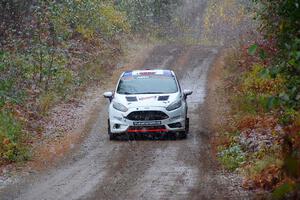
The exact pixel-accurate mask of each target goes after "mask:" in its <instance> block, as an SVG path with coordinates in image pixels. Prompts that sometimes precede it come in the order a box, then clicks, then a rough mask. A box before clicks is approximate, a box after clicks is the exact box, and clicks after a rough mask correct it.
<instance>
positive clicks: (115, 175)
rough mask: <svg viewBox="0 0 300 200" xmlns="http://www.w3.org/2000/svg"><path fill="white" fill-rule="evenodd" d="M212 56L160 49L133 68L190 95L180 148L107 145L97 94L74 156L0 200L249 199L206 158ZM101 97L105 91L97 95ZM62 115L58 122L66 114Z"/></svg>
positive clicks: (209, 51) (213, 50)
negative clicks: (154, 73)
mask: <svg viewBox="0 0 300 200" xmlns="http://www.w3.org/2000/svg"><path fill="white" fill-rule="evenodd" d="M187 2H189V1H187ZM197 2H199V4H198V6H197V7H196V9H197V10H198V11H199V8H201V9H200V11H201V10H202V11H203V10H204V9H205V6H206V1H204V0H203V1H200V0H199V1H197ZM191 9H192V7H191ZM200 11H199V12H193V13H192V14H191V18H195V19H196V20H197V21H196V22H195V23H192V24H193V26H194V28H197V27H198V26H196V25H199V24H197V23H201V20H202V18H203V17H202V12H200ZM199 27H201V24H200V25H199ZM199 35H201V33H199V34H196V35H195V37H196V36H197V37H198V36H199ZM199 37H200V36H199ZM218 52H219V47H211V46H201V45H189V46H186V45H177V44H166V45H160V46H157V47H155V48H154V49H153V51H152V52H151V53H149V54H148V55H147V56H146V57H147V59H145V61H144V63H143V65H141V66H143V68H169V69H172V70H174V71H175V72H176V73H177V75H178V79H179V81H180V82H181V84H182V87H183V89H192V90H193V91H194V93H193V95H192V96H191V97H190V98H188V103H189V117H190V134H189V136H188V138H187V139H186V140H172V139H148V138H139V139H138V140H132V141H109V139H108V135H107V121H106V120H107V105H108V103H107V102H106V100H105V99H103V98H100V97H101V96H102V94H99V98H96V101H97V105H99V107H98V108H97V109H99V112H97V115H96V116H95V117H94V121H95V123H93V126H92V128H91V131H90V132H89V133H88V134H87V136H86V138H85V140H84V141H83V142H82V144H81V145H80V147H79V148H78V150H76V151H75V152H73V153H72V154H71V155H69V156H67V157H66V158H65V160H64V161H61V162H60V164H59V165H58V166H55V167H52V168H49V169H48V170H45V171H44V172H43V173H39V174H32V175H29V176H27V178H25V179H24V180H23V181H20V182H19V183H15V184H12V185H10V186H9V187H5V188H4V189H2V190H0V197H1V198H0V199H4V200H9V199H20V200H21V199H22V200H39V199H45V200H46V199H47V200H52V199H53V200H59V199H87V200H88V199H122V200H123V199H251V196H249V194H248V193H247V192H246V191H244V190H243V189H242V188H241V187H240V185H241V178H240V177H239V176H237V175H235V174H229V173H226V172H224V171H221V170H219V169H218V168H217V164H216V162H215V161H214V159H213V155H212V153H211V147H210V138H211V134H212V131H211V130H210V127H209V125H208V123H207V122H208V121H209V120H210V119H209V114H208V110H207V109H206V106H207V103H209V104H211V105H213V104H214V102H206V93H207V80H208V75H209V72H210V67H211V66H212V65H213V62H214V60H215V59H216V57H217V55H218ZM137 67H138V66H137ZM120 69H122V66H120V68H119V69H118V70H120ZM124 70H125V69H124ZM109 89H110V90H112V89H113V87H112V85H111V87H110V88H103V89H102V91H105V90H109ZM67 110H68V109H66V111H65V114H64V116H65V117H66V118H68V115H69V114H70V113H68V111H67ZM58 113H61V112H58ZM79 113H80V112H79ZM54 114H55V111H54ZM70 115H71V114H70ZM71 116H74V115H71ZM75 116H76V115H75ZM80 123H81V122H78V123H75V124H68V125H66V126H65V125H64V121H63V120H60V119H59V118H58V119H57V120H54V122H53V123H52V125H50V127H49V131H48V133H49V134H51V130H52V129H53V128H54V129H56V128H59V129H60V127H61V128H62V129H64V128H66V129H69V128H72V127H74V126H79V127H80V126H81V124H80Z"/></svg>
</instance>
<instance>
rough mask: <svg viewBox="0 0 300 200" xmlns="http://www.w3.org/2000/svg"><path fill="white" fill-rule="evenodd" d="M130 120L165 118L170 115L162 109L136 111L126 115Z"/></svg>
mask: <svg viewBox="0 0 300 200" xmlns="http://www.w3.org/2000/svg"><path fill="white" fill-rule="evenodd" d="M126 118H127V119H129V120H134V121H148V120H164V119H168V118H169V116H168V115H167V114H166V113H164V112H161V111H134V112H131V113H130V114H129V115H127V117H126Z"/></svg>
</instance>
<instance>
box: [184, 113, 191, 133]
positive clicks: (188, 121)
mask: <svg viewBox="0 0 300 200" xmlns="http://www.w3.org/2000/svg"><path fill="white" fill-rule="evenodd" d="M185 132H186V134H189V132H190V118H188V117H187V118H186V119H185Z"/></svg>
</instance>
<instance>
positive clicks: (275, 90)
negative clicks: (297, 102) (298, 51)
mask: <svg viewBox="0 0 300 200" xmlns="http://www.w3.org/2000/svg"><path fill="white" fill-rule="evenodd" d="M263 70H264V67H263V66H261V65H258V64H257V65H254V66H253V69H252V70H251V71H250V72H248V73H246V74H245V77H244V79H243V83H242V85H241V89H242V91H243V92H245V93H248V92H251V93H256V94H266V95H276V94H279V93H280V92H283V90H284V83H285V79H284V78H283V77H281V76H279V75H278V76H276V78H272V77H269V76H266V77H263V76H262V75H261V72H262V71H263Z"/></svg>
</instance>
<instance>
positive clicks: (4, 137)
mask: <svg viewBox="0 0 300 200" xmlns="http://www.w3.org/2000/svg"><path fill="white" fill-rule="evenodd" d="M22 139H23V134H22V129H21V124H20V122H18V121H17V120H16V119H14V117H13V115H12V114H11V112H9V111H7V110H1V111H0V163H1V162H3V161H23V160H27V159H28V158H29V154H28V150H27V148H25V147H24V145H23V144H22V142H23V141H22Z"/></svg>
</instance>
